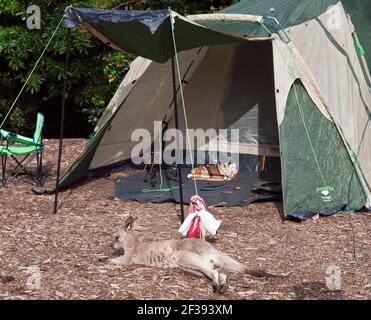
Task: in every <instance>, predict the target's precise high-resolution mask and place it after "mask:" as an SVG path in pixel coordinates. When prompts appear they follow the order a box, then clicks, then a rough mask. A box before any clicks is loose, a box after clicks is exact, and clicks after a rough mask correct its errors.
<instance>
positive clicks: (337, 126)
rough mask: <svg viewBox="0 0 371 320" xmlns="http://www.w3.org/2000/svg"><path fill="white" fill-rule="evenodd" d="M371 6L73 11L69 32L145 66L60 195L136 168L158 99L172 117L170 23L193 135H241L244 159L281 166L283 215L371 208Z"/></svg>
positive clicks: (317, 3) (329, 0)
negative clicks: (130, 165)
mask: <svg viewBox="0 0 371 320" xmlns="http://www.w3.org/2000/svg"><path fill="white" fill-rule="evenodd" d="M369 2H370V1H360V0H357V1H336V0H313V1H300V0H287V1H281V0H248V1H241V2H240V3H238V4H236V5H234V6H232V7H229V8H227V9H225V10H223V11H221V12H219V13H217V14H204V15H195V16H188V17H182V16H180V15H178V14H176V13H174V12H171V11H144V12H141V11H119V10H98V9H87V8H73V7H69V8H67V9H66V11H65V16H64V26H65V27H68V28H72V27H75V26H77V25H79V24H82V25H84V26H85V27H87V28H88V29H89V30H90V31H91V32H92V33H93V34H94V35H96V36H97V37H98V38H100V39H101V40H102V41H104V42H105V43H106V44H108V45H109V46H111V47H112V48H114V49H116V50H120V51H127V52H132V53H135V54H137V55H138V56H139V57H138V58H137V59H136V60H135V61H134V62H133V63H132V64H131V66H130V70H129V72H128V74H127V75H126V77H125V78H124V79H123V81H122V83H121V85H120V87H119V88H118V89H117V92H116V94H115V95H114V97H113V98H112V100H111V102H110V104H109V105H108V107H107V109H106V111H105V113H104V114H103V116H102V118H101V119H100V121H99V123H98V125H97V127H96V128H95V131H94V134H93V136H92V137H91V139H90V140H89V142H88V143H87V145H86V147H85V149H84V150H83V151H82V153H81V155H80V156H79V157H78V159H77V160H76V162H75V163H74V164H73V165H72V166H71V167H70V168H69V170H68V171H67V172H66V173H65V174H64V176H63V177H62V179H61V182H60V187H61V188H66V187H68V186H70V185H71V184H73V183H75V182H76V181H78V180H80V179H81V178H83V177H85V176H87V174H88V172H90V171H93V170H98V169H100V168H104V167H110V166H113V165H115V164H117V163H120V162H122V161H125V160H128V159H130V156H131V151H132V148H133V147H134V145H135V144H136V142H133V141H131V134H132V132H133V130H135V129H137V128H145V129H148V130H149V131H150V132H151V133H152V134H153V121H154V120H157V119H158V117H157V116H158V111H159V110H158V108H157V101H158V99H154V97H157V98H160V99H159V100H160V101H161V108H160V114H161V117H164V116H166V115H167V114H168V113H169V112H170V113H171V112H174V110H173V109H172V108H170V109H169V106H172V104H173V95H172V83H171V70H172V68H171V62H170V60H169V59H170V57H171V56H172V53H173V52H172V26H173V28H174V29H173V30H174V38H175V39H176V43H177V51H178V54H179V63H180V74H181V78H182V87H183V90H184V99H185V104H186V106H187V113H188V116H189V119H188V122H189V124H190V127H192V128H203V129H208V128H216V129H221V128H228V129H231V128H238V129H240V141H239V152H240V153H241V154H249V155H265V156H268V157H279V158H280V159H281V180H282V186H283V202H284V213H285V215H286V216H293V217H297V218H300V219H305V218H308V217H310V216H312V215H313V214H316V213H323V214H326V213H334V212H337V211H339V210H346V211H357V210H361V209H363V208H365V207H366V208H369V207H370V206H371V195H370V185H371V125H370V121H371V113H370V110H371V94H370V88H371V85H370V75H369V69H368V67H367V62H368V63H370V51H369V50H368V49H370V50H371V48H370V39H371V37H370V26H369V23H370V10H371V6H370V3H369ZM355 26H356V27H357V28H358V29H357V33H356V30H355ZM357 35H358V36H357ZM362 45H363V47H362ZM365 49H366V50H365ZM159 73H160V74H161V81H160V87H161V90H160V91H158V85H157V83H158V74H159ZM154 84H156V85H154ZM180 99H181V96H180V94H178V96H177V100H180ZM184 122H185V121H184V119H183V118H182V117H181V119H180V127H181V128H182V129H184V128H185V123H184ZM169 125H170V126H172V127H173V126H174V121H172V122H170V124H169Z"/></svg>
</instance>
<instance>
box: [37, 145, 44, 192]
mask: <svg viewBox="0 0 371 320" xmlns="http://www.w3.org/2000/svg"><path fill="white" fill-rule="evenodd" d="M42 165H43V154H42V152H38V153H37V169H36V170H37V171H36V180H37V186H38V187H42V185H43V181H42Z"/></svg>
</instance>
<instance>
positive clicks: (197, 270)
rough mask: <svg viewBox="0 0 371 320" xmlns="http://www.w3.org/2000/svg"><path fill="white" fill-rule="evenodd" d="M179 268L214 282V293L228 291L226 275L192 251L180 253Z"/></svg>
mask: <svg viewBox="0 0 371 320" xmlns="http://www.w3.org/2000/svg"><path fill="white" fill-rule="evenodd" d="M178 257H179V267H180V268H181V269H182V270H184V271H187V272H190V273H193V274H196V275H205V276H206V277H208V278H209V279H211V280H212V282H213V289H214V292H218V293H224V292H225V291H226V289H227V277H226V275H224V274H222V273H219V272H218V271H216V270H215V269H214V266H213V264H212V263H211V262H210V261H209V260H207V259H204V258H202V257H201V256H200V255H198V254H197V253H193V252H190V251H180V252H179V253H178Z"/></svg>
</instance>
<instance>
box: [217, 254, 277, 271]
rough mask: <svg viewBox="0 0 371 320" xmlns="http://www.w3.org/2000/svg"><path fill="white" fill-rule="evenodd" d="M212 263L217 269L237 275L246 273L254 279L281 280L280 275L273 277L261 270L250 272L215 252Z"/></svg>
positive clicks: (236, 262)
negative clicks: (226, 270)
mask: <svg viewBox="0 0 371 320" xmlns="http://www.w3.org/2000/svg"><path fill="white" fill-rule="evenodd" d="M214 263H215V265H216V266H218V267H222V268H225V269H228V270H231V271H234V272H239V273H246V274H249V275H251V276H254V277H260V278H281V277H283V276H281V275H274V274H271V273H268V272H265V271H262V270H252V269H248V268H247V267H246V266H245V265H243V264H242V263H240V262H238V261H236V260H234V259H232V258H231V257H229V256H228V255H226V254H225V253H223V252H221V251H218V250H216V253H215V258H214Z"/></svg>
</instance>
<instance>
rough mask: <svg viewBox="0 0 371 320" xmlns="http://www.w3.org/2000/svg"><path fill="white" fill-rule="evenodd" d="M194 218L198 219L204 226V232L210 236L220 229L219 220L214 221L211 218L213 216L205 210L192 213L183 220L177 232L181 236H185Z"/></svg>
mask: <svg viewBox="0 0 371 320" xmlns="http://www.w3.org/2000/svg"><path fill="white" fill-rule="evenodd" d="M196 216H199V217H200V220H201V223H202V225H203V226H204V228H205V230H206V231H207V232H209V233H210V234H211V235H215V234H216V232H217V231H218V229H219V227H220V224H221V223H222V221H221V220H216V219H215V218H214V217H213V215H212V214H211V213H210V212H208V211H206V210H201V211H198V212H193V213H190V214H189V215H188V217H187V218H186V219H185V220H184V222H183V224H182V225H181V226H180V228H179V230H178V231H179V232H180V233H181V234H182V235H183V236H186V235H187V233H188V230H189V228H190V226H191V224H192V221H193V219H194V218H195V217H196Z"/></svg>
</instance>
